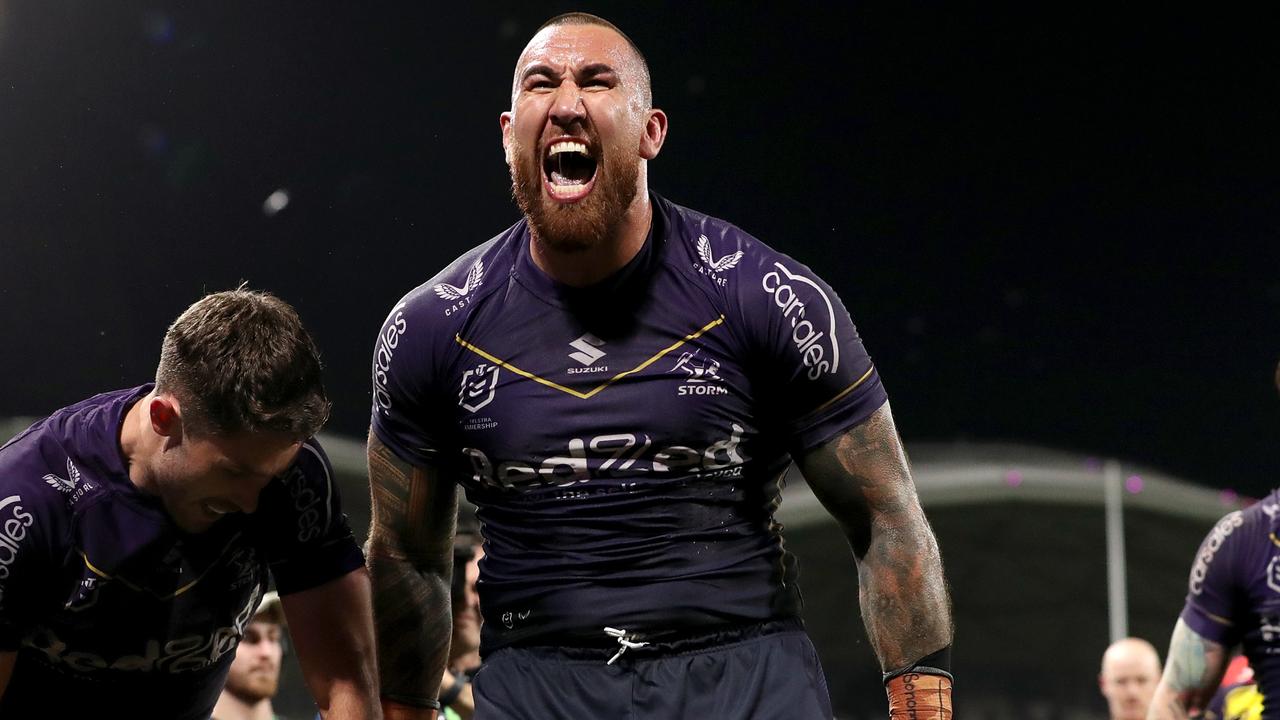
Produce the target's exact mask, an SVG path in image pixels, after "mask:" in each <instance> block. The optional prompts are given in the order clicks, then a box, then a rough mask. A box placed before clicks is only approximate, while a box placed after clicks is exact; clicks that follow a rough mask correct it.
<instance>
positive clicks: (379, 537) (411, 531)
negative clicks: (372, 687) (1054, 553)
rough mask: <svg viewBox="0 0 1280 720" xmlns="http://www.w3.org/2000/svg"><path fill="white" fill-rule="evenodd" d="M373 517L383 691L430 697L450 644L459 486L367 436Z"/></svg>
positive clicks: (370, 553) (372, 564)
mask: <svg viewBox="0 0 1280 720" xmlns="http://www.w3.org/2000/svg"><path fill="white" fill-rule="evenodd" d="M369 484H370V493H371V499H372V503H373V522H372V527H371V528H370V532H369V543H368V547H367V549H366V554H367V557H368V563H369V571H370V575H371V577H372V580H373V605H374V618H375V620H376V630H377V640H378V661H379V662H378V665H379V672H380V674H381V680H382V693H383V695H384V696H388V697H392V698H403V699H406V700H410V701H412V700H415V699H417V700H422V699H432V698H435V696H436V692H437V691H438V689H439V684H440V678H441V674H442V670H443V668H444V664H445V661H446V659H447V657H448V651H449V635H450V628H451V615H450V605H449V580H450V574H451V573H452V565H453V552H452V548H453V532H454V521H455V517H456V514H457V492H456V489H455V487H454V486H453V484H452V483H451V482H449V481H447V480H444V479H441V478H437V477H434V476H432V475H431V474H429V473H424V472H423V471H422V470H419V469H417V468H413V467H411V466H409V465H408V464H407V463H404V462H402V461H401V460H400V459H399V458H396V457H395V456H394V455H393V454H392V453H391V451H390V450H388V449H387V448H386V447H385V446H384V445H382V443H380V442H378V441H377V439H376V438H375V437H373V436H372V435H371V436H370V438H369Z"/></svg>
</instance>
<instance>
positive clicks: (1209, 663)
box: [1147, 367, 1280, 720]
mask: <svg viewBox="0 0 1280 720" xmlns="http://www.w3.org/2000/svg"><path fill="white" fill-rule="evenodd" d="M1276 388H1277V389H1280V367H1277V369H1276ZM1278 538H1280V490H1275V491H1272V493H1271V494H1270V495H1268V496H1267V497H1266V498H1265V499H1264V500H1263V501H1262V502H1259V503H1255V504H1253V505H1250V506H1249V507H1247V508H1245V509H1244V510H1237V511H1235V512H1232V513H1228V514H1227V516H1226V517H1224V518H1222V520H1220V521H1218V524H1217V525H1215V526H1214V528H1213V530H1211V531H1210V532H1209V535H1208V537H1206V538H1205V539H1204V542H1203V543H1201V545H1200V550H1199V552H1197V553H1196V557H1195V561H1194V562H1193V563H1192V565H1191V578H1190V581H1189V582H1188V589H1187V600H1186V603H1185V605H1183V608H1182V613H1181V614H1180V615H1179V616H1178V621H1177V622H1176V623H1175V624H1174V627H1173V637H1172V639H1171V640H1170V641H1169V655H1168V659H1167V660H1166V661H1165V668H1164V675H1163V676H1162V677H1161V678H1160V684H1159V685H1158V686H1156V694H1155V698H1154V699H1153V700H1152V701H1151V711H1150V712H1149V713H1148V714H1147V717H1148V719H1149V720H1179V719H1180V718H1186V717H1198V716H1199V714H1200V712H1201V711H1203V710H1204V709H1205V707H1206V705H1207V704H1208V703H1209V700H1210V698H1212V697H1213V694H1214V691H1216V690H1217V689H1218V683H1219V681H1221V680H1222V674H1223V673H1224V672H1225V671H1226V669H1227V663H1228V662H1229V661H1230V660H1231V655H1230V651H1231V648H1233V647H1234V646H1236V645H1237V644H1240V645H1242V646H1243V652H1244V655H1245V657H1247V658H1248V659H1249V665H1250V667H1252V668H1253V672H1254V680H1255V681H1256V683H1257V691H1258V693H1260V694H1261V695H1262V698H1263V699H1264V706H1265V710H1264V711H1263V713H1262V716H1261V717H1262V719H1263V720H1276V719H1277V718H1280V702H1267V701H1266V700H1267V699H1275V698H1280V539H1278Z"/></svg>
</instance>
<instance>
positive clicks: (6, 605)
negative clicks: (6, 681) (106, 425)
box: [0, 460, 62, 650]
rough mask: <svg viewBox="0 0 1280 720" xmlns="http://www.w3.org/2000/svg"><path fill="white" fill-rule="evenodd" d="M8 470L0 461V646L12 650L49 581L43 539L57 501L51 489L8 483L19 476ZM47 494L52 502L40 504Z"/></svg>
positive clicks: (49, 551) (32, 617)
mask: <svg viewBox="0 0 1280 720" xmlns="http://www.w3.org/2000/svg"><path fill="white" fill-rule="evenodd" d="M11 469H12V468H11V467H8V466H7V464H6V463H5V462H4V461H3V460H0V650H17V649H18V647H19V645H20V644H21V640H22V638H23V636H25V635H26V634H27V631H28V630H29V629H30V628H31V627H32V625H33V624H34V622H35V621H36V617H37V612H38V610H39V608H40V605H41V602H40V596H41V595H42V594H43V595H47V593H48V590H49V588H50V587H51V585H52V583H51V582H50V581H51V577H50V575H51V573H53V572H54V569H55V567H54V560H53V552H52V548H51V546H50V542H49V537H50V536H51V534H53V533H55V532H56V530H55V527H54V526H55V525H56V524H57V523H58V521H59V520H60V519H61V518H57V517H54V515H55V513H56V512H57V511H58V510H60V509H61V508H60V507H58V506H61V505H62V500H61V496H59V495H58V494H57V492H56V491H54V490H48V489H47V488H41V487H39V486H35V485H28V486H26V487H23V486H20V485H19V484H18V483H17V482H14V481H13V478H15V477H21V475H19V473H15V472H8V471H9V470H11ZM37 477H38V476H37ZM42 490H45V491H47V492H44V493H42ZM42 495H47V496H48V497H42ZM49 497H52V498H53V500H55V501H56V502H42V501H47V500H48V499H49Z"/></svg>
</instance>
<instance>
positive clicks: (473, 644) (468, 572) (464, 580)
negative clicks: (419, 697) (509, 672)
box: [440, 512, 484, 720]
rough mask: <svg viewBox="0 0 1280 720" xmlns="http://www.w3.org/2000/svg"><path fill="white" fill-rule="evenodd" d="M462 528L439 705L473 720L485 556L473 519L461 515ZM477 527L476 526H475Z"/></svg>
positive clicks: (457, 717) (450, 717) (450, 718)
mask: <svg viewBox="0 0 1280 720" xmlns="http://www.w3.org/2000/svg"><path fill="white" fill-rule="evenodd" d="M458 525H459V531H458V535H457V537H456V538H455V539H454V542H453V598H452V600H453V634H452V636H451V638H450V642H449V662H448V664H447V666H446V667H445V671H444V678H443V679H442V680H441V682H440V704H441V705H442V706H444V717H445V718H446V719H447V720H471V716H472V715H473V714H474V713H475V709H476V704H475V699H474V697H473V695H472V693H471V677H472V676H473V675H475V673H476V671H477V670H479V669H480V623H481V621H482V619H481V617H480V594H479V593H478V592H476V581H477V580H478V579H479V578H480V559H481V558H483V557H484V548H483V547H482V546H481V544H480V543H481V538H480V536H479V534H478V531H479V528H478V527H474V526H475V523H474V520H473V521H472V522H470V523H467V521H466V514H465V512H464V513H462V514H460V517H459V521H458ZM472 527H474V529H472Z"/></svg>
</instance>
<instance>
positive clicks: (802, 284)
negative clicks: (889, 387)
mask: <svg viewBox="0 0 1280 720" xmlns="http://www.w3.org/2000/svg"><path fill="white" fill-rule="evenodd" d="M752 245H756V247H752ZM743 260H744V265H745V267H744V268H743V271H744V278H743V279H744V280H745V282H742V283H741V284H740V285H739V286H738V293H739V298H738V300H739V305H740V307H741V311H742V317H741V322H742V323H743V324H745V325H746V327H747V331H748V332H747V334H748V337H750V338H751V339H752V340H753V342H754V343H755V344H756V345H757V347H755V348H753V349H752V350H753V352H752V354H753V355H754V356H756V357H757V358H758V367H759V368H760V370H759V371H758V372H759V375H760V377H759V378H758V379H757V384H759V385H760V386H761V387H762V388H763V390H764V392H763V393H762V397H763V398H764V402H765V403H766V407H764V408H762V412H763V413H764V414H766V415H767V416H771V417H776V418H779V419H780V420H781V422H782V423H783V424H784V427H785V429H786V431H787V432H788V433H789V435H790V437H791V446H792V450H793V452H797V451H798V452H803V451H807V450H811V449H813V448H814V447H817V446H818V445H821V444H822V443H824V442H826V441H827V440H829V439H831V438H832V437H834V436H835V435H837V434H838V433H840V432H843V431H844V430H846V429H848V428H850V427H852V426H854V425H857V424H858V423H860V422H862V421H863V420H865V419H867V418H868V417H869V416H870V415H871V414H872V413H873V412H875V411H876V410H877V409H879V408H880V407H881V406H882V405H884V403H885V402H886V401H887V400H888V396H887V395H886V393H885V390H884V386H883V385H882V384H881V382H880V377H879V375H878V374H877V372H876V369H875V366H874V365H873V364H872V362H871V358H870V357H869V356H868V355H867V351H866V348H864V347H863V345H862V339H861V338H860V337H859V336H858V331H857V329H856V328H855V327H854V324H853V320H852V319H851V318H850V317H849V312H848V311H847V310H846V309H845V306H844V303H843V302H841V300H840V297H839V296H838V295H836V293H835V291H834V290H832V289H831V287H830V286H829V285H827V283H826V282H824V281H823V280H822V279H821V278H819V277H818V276H817V274H816V273H814V272H813V271H812V270H810V269H809V268H808V267H805V266H804V265H802V264H800V263H798V262H796V261H795V260H793V259H791V258H789V257H787V256H785V255H782V254H780V253H776V252H773V251H771V250H768V249H767V248H765V247H763V246H760V245H758V244H755V243H747V247H746V250H745V257H744V258H743Z"/></svg>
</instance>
